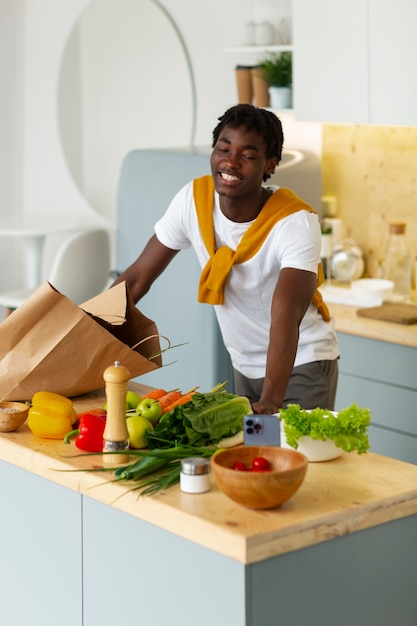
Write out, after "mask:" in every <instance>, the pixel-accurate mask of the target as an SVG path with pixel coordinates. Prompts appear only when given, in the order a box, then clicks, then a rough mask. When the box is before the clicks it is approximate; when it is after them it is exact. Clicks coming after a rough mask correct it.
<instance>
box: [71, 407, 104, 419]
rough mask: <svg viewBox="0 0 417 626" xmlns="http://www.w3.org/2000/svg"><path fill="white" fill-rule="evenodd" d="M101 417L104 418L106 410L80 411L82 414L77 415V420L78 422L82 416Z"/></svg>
mask: <svg viewBox="0 0 417 626" xmlns="http://www.w3.org/2000/svg"><path fill="white" fill-rule="evenodd" d="M87 413H88V415H101V416H103V417H105V416H106V415H107V411H106V409H90V410H89V411H82V413H77V420H80V419H81V418H82V416H83V415H86V414H87Z"/></svg>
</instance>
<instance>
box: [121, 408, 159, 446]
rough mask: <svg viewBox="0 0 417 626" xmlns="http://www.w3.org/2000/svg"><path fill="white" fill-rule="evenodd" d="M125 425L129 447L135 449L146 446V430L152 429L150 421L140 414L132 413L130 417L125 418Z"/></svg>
mask: <svg viewBox="0 0 417 626" xmlns="http://www.w3.org/2000/svg"><path fill="white" fill-rule="evenodd" d="M126 426H127V432H128V433H129V443H130V447H131V448H135V449H137V450H139V449H140V448H146V447H147V443H146V439H145V433H146V432H147V431H148V430H150V431H152V430H153V426H152V424H151V422H150V421H149V420H147V419H146V417H142V416H141V415H132V417H128V418H127V420H126Z"/></svg>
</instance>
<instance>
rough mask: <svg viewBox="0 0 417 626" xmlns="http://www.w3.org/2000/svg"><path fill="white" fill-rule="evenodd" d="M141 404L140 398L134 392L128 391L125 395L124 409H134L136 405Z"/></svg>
mask: <svg viewBox="0 0 417 626" xmlns="http://www.w3.org/2000/svg"><path fill="white" fill-rule="evenodd" d="M140 402H142V398H141V397H140V395H139V394H137V393H136V391H130V390H129V391H128V392H127V394H126V408H127V409H136V407H137V406H138V404H139V403H140Z"/></svg>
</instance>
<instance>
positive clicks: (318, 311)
mask: <svg viewBox="0 0 417 626" xmlns="http://www.w3.org/2000/svg"><path fill="white" fill-rule="evenodd" d="M282 145H283V132H282V126H281V122H280V121H279V119H278V118H277V117H276V116H275V115H274V114H273V113H271V112H269V111H266V110H264V109H257V108H255V107H252V106H250V105H237V106H235V107H232V108H230V109H229V110H228V111H226V112H225V114H224V115H223V116H221V117H220V118H219V123H218V125H217V126H216V128H215V129H214V131H213V144H212V147H213V150H212V154H211V158H210V164H211V176H207V177H202V178H200V179H196V180H195V181H192V182H190V183H189V184H187V185H186V186H185V187H183V189H181V190H180V191H179V192H178V194H177V195H176V196H175V197H174V199H173V200H172V202H171V204H170V206H169V207H168V209H167V211H166V213H165V214H164V215H163V217H162V218H161V219H160V220H159V221H158V222H157V223H156V225H155V235H153V236H152V237H151V238H150V240H149V241H148V243H147V245H146V247H145V249H144V250H143V252H142V253H141V255H140V256H139V257H138V258H137V260H136V261H135V262H134V263H133V264H132V265H131V266H130V267H128V268H127V269H126V270H125V271H124V272H123V273H122V275H121V276H120V277H119V278H118V279H117V281H116V282H120V281H121V280H125V281H126V282H127V284H128V287H129V289H130V291H131V294H132V297H133V299H134V301H135V302H138V301H139V300H140V298H142V297H143V296H144V295H145V294H146V293H147V291H148V290H149V289H150V287H151V285H152V283H153V282H154V280H155V279H156V278H157V277H158V276H159V275H160V274H161V273H162V272H163V271H164V270H165V268H166V267H167V265H168V264H169V263H170V261H171V260H172V259H173V257H174V256H175V255H176V254H177V253H178V252H179V251H180V250H182V249H184V248H188V247H190V246H191V245H192V246H193V247H194V250H195V252H196V254H197V257H198V259H199V262H200V264H201V267H202V274H201V278H200V284H199V301H200V302H205V303H208V304H212V305H213V306H214V307H215V311H216V315H217V319H218V322H219V326H220V329H221V333H222V336H223V340H224V343H225V346H226V348H227V350H228V352H229V354H230V357H231V360H232V365H233V369H234V383H235V393H237V394H239V395H246V396H247V397H248V398H249V400H250V402H251V404H252V407H253V410H254V412H255V413H262V414H270V413H275V412H277V411H278V410H279V409H280V408H281V407H285V406H286V405H287V404H288V403H297V404H300V405H301V406H302V407H303V408H306V409H308V408H315V407H317V406H321V407H322V408H328V409H333V408H334V402H335V394H336V386H337V376H338V365H337V359H338V356H339V351H338V345H337V339H336V334H335V331H334V324H333V321H332V320H331V319H330V316H329V314H328V311H327V307H326V306H325V304H324V303H323V302H322V300H321V296H320V293H319V292H318V291H317V283H318V276H319V275H320V274H319V263H320V244H321V234H320V224H319V220H318V217H317V214H316V213H315V212H314V211H313V209H311V207H309V206H308V205H307V204H306V203H305V202H304V201H303V200H301V199H300V198H298V197H297V196H296V195H295V194H294V193H293V192H292V191H290V190H287V189H272V188H268V187H267V186H265V185H264V184H263V183H265V182H266V181H267V179H268V178H269V177H270V176H271V174H273V172H274V171H275V168H276V166H277V165H278V163H279V161H280V159H281V152H282Z"/></svg>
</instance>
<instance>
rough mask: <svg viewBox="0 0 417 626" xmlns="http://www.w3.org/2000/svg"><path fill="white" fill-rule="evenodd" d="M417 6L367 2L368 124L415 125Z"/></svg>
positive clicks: (408, 1)
mask: <svg viewBox="0 0 417 626" xmlns="http://www.w3.org/2000/svg"><path fill="white" fill-rule="evenodd" d="M416 24H417V3H416V2H415V0H396V2H392V0H369V38H370V46H369V59H370V78H371V80H370V99H371V111H370V115H371V122H372V123H374V124H404V125H416V124H417V78H416V69H415V62H416V59H417V37H416V32H415V30H416Z"/></svg>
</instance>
